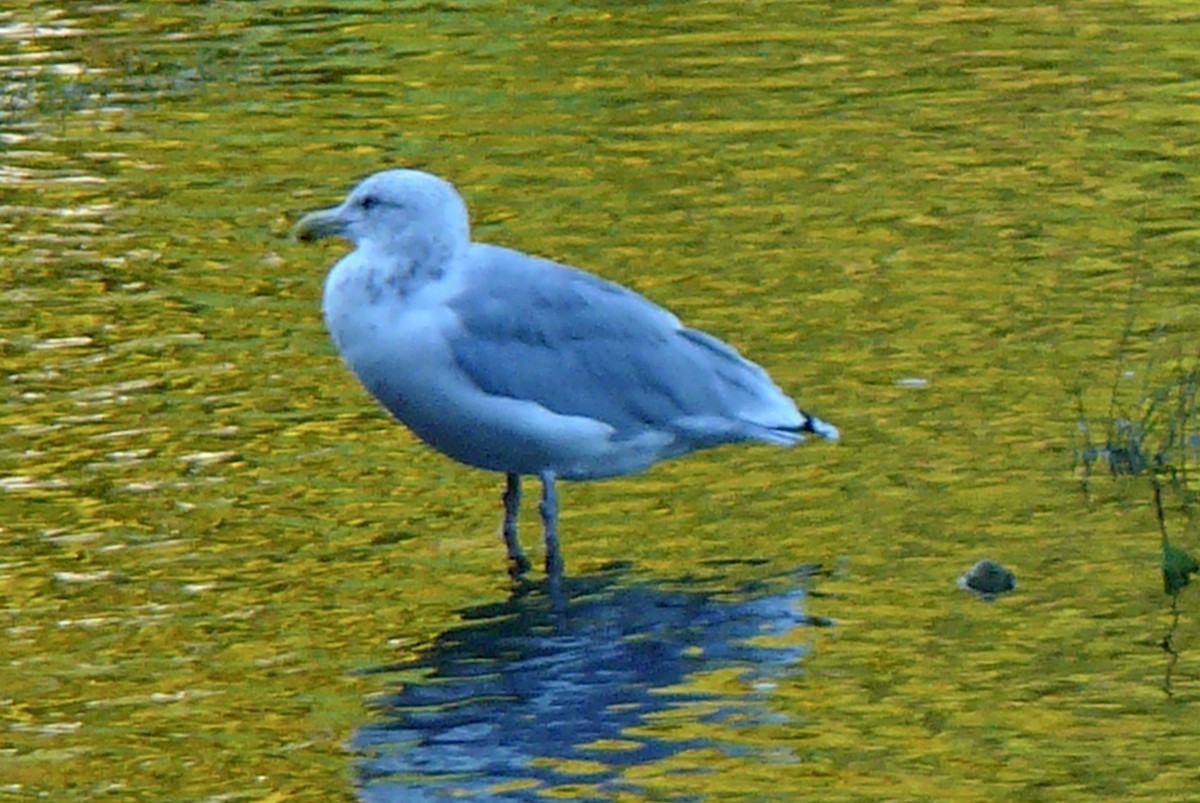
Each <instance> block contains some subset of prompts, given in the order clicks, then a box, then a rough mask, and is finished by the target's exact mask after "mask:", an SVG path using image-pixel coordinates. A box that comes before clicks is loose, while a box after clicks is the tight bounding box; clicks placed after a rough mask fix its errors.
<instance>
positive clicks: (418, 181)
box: [293, 170, 470, 266]
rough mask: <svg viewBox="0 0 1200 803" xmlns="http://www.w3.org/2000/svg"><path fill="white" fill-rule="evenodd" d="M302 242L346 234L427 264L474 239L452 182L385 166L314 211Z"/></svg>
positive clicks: (302, 228)
mask: <svg viewBox="0 0 1200 803" xmlns="http://www.w3.org/2000/svg"><path fill="white" fill-rule="evenodd" d="M293 234H294V236H295V237H296V239H299V240H319V239H321V238H323V237H335V236H336V237H343V238H345V239H347V240H349V241H350V242H352V243H354V244H355V245H356V246H359V247H375V248H380V249H383V250H385V251H388V252H392V253H395V254H396V255H397V256H403V257H404V258H405V261H408V262H410V263H413V264H415V265H418V266H419V265H421V264H423V263H428V262H429V261H430V260H433V261H435V262H436V261H444V260H447V259H450V258H452V257H453V256H454V255H456V254H457V253H458V252H459V251H461V250H462V249H463V248H464V247H465V246H466V245H467V243H468V242H469V241H470V224H469V222H468V218H467V206H466V204H465V203H463V199H462V197H461V196H460V195H459V194H458V191H457V190H455V189H454V185H453V184H451V183H450V182H448V181H445V180H443V179H440V178H438V177H437V176H434V175H431V174H430V173H423V172H421V171H420V170H385V171H383V172H382V173H376V174H375V175H373V176H369V177H367V178H366V179H364V180H363V181H362V182H361V183H360V184H359V185H358V186H357V187H355V188H354V189H353V190H352V191H351V192H350V194H349V195H348V196H346V200H344V201H342V202H341V203H340V204H338V205H337V206H334V207H331V208H329V209H319V210H317V211H316V212H310V213H309V214H307V215H305V216H304V217H303V218H301V219H300V222H299V223H297V224H296V228H295V230H294V232H293Z"/></svg>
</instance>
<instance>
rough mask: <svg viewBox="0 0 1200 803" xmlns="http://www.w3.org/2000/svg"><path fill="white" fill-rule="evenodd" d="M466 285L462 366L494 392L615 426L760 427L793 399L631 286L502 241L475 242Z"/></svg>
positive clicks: (456, 306) (460, 311)
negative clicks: (763, 415)
mask: <svg viewBox="0 0 1200 803" xmlns="http://www.w3.org/2000/svg"><path fill="white" fill-rule="evenodd" d="M474 249H475V252H474V254H473V258H472V262H471V268H470V274H469V277H468V283H467V287H466V289H465V290H464V291H463V292H462V293H460V294H459V295H458V296H456V297H455V298H453V299H451V301H450V302H449V305H450V307H451V309H452V310H453V311H454V312H455V313H456V315H457V316H458V318H459V319H460V321H461V322H462V331H461V334H460V336H457V337H454V338H452V339H451V348H452V350H453V354H454V358H455V360H456V361H457V363H458V365H459V367H460V368H461V369H462V371H463V372H464V373H465V374H466V375H467V376H468V377H469V378H470V379H471V380H472V381H473V382H475V383H476V384H477V385H478V386H479V387H480V388H481V389H483V390H484V391H485V392H487V393H490V394H493V395H499V396H507V397H511V398H517V399H527V400H531V401H535V402H537V403H539V404H541V405H543V406H544V407H546V408H548V409H550V410H552V411H554V412H556V413H559V414H563V415H578V416H586V417H589V418H593V419H597V420H600V421H604V422H605V423H607V424H609V425H610V426H612V427H613V428H615V429H616V430H618V432H634V431H641V430H644V429H646V428H671V427H672V426H673V425H674V424H676V423H677V422H681V421H683V420H685V419H699V418H703V419H713V420H715V419H728V420H729V421H730V422H734V421H745V422H746V423H748V424H752V425H755V426H765V427H772V426H784V427H786V426H792V425H794V424H795V423H796V422H795V421H756V420H755V415H754V413H755V412H757V411H761V410H762V409H764V408H775V409H778V406H779V405H780V403H781V402H783V403H784V404H785V405H789V404H790V401H789V400H787V399H786V398H785V397H783V395H782V393H781V392H780V391H779V390H778V388H776V387H775V385H774V383H772V382H771V380H770V379H769V378H768V377H767V374H766V372H764V371H763V370H762V369H761V368H759V367H758V366H757V365H755V364H753V363H751V362H749V361H747V360H745V359H743V358H742V357H741V356H740V355H739V354H738V353H737V352H736V351H735V350H734V349H733V348H732V347H730V346H728V345H727V344H725V343H723V342H722V341H720V340H718V339H717V338H715V337H712V336H711V335H708V334H705V333H704V332H700V331H697V330H694V329H685V328H682V327H681V326H680V324H679V321H678V319H677V318H675V316H674V315H672V314H671V313H669V312H667V311H666V310H664V309H662V308H661V307H659V306H657V305H656V304H654V303H652V302H650V301H649V300H647V299H645V298H643V297H642V296H640V295H638V294H637V293H635V292H633V291H632V290H628V289H626V288H624V287H621V286H619V285H616V284H613V283H611V282H608V281H605V280H604V279H601V278H599V277H597V276H593V275H592V274H589V273H585V272H583V271H579V270H576V269H574V268H568V267H565V266H562V265H558V264H557V263H554V262H550V261H548V260H542V259H537V258H535V257H530V256H527V255H525V254H521V253H519V252H516V251H511V250H509V249H505V248H500V247H497V246H485V245H476V246H474Z"/></svg>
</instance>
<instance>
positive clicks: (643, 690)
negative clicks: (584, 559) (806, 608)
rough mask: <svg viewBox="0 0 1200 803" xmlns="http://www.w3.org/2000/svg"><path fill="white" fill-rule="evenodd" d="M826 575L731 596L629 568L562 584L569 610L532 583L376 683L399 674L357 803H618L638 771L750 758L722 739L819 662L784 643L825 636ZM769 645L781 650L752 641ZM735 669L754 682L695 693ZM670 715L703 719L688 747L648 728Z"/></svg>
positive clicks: (694, 725)
mask: <svg viewBox="0 0 1200 803" xmlns="http://www.w3.org/2000/svg"><path fill="white" fill-rule="evenodd" d="M814 570H815V567H803V568H801V569H798V570H796V571H794V572H789V573H787V574H786V575H784V576H776V577H773V578H771V579H770V580H768V581H761V580H760V581H756V582H755V583H754V584H753V585H749V586H748V585H742V586H740V587H739V586H735V587H734V588H733V590H732V591H731V590H730V583H729V581H725V582H724V583H723V584H720V583H718V582H714V581H713V580H712V579H711V578H709V579H706V580H704V581H697V580H690V579H683V580H678V581H674V582H671V583H662V582H659V583H649V582H644V581H642V582H636V581H632V580H631V579H629V578H627V577H626V574H627V572H626V567H624V566H620V565H618V566H614V567H611V568H609V569H608V570H605V571H602V572H599V573H596V574H591V575H586V576H583V577H578V578H568V579H566V580H564V581H563V582H564V584H565V586H566V587H565V588H563V589H562V591H563V592H565V593H563V594H562V595H561V597H560V595H559V594H558V593H557V591H556V590H554V589H550V588H547V587H546V586H545V582H543V583H541V584H536V583H532V582H530V583H526V584H523V585H522V586H520V587H519V588H518V589H517V590H516V591H515V592H514V594H513V595H512V596H511V597H510V598H509V599H508V600H507V601H505V602H502V603H496V604H491V605H480V606H477V607H472V608H469V609H466V610H464V611H462V612H461V613H462V617H463V619H464V623H463V624H462V625H461V626H458V627H455V628H454V629H452V630H448V631H446V632H445V633H443V634H442V635H440V636H439V637H438V638H437V639H435V640H434V642H433V643H432V644H430V645H429V647H428V648H427V650H425V652H424V655H423V656H422V657H421V658H420V659H418V660H416V661H413V662H411V663H406V664H401V665H392V666H387V667H380V668H378V669H375V670H372V671H373V672H381V673H395V674H397V675H401V676H402V677H399V678H397V682H398V686H399V691H397V692H396V693H395V694H394V695H391V696H390V697H389V698H387V699H385V700H384V701H383V702H381V703H380V704H379V712H378V713H379V717H380V721H379V722H377V723H375V724H371V725H367V726H364V727H363V728H361V729H360V730H359V731H358V733H357V734H356V735H355V737H354V739H353V741H352V747H353V749H354V750H355V751H356V752H358V753H360V754H361V755H362V756H363V757H362V759H361V760H360V763H359V766H358V781H359V794H360V797H361V798H362V799H363V800H365V801H370V802H371V803H383V802H385V801H386V802H387V803H394V802H395V801H421V800H433V799H439V800H440V799H444V798H447V797H454V798H458V799H468V800H478V801H534V800H538V801H541V800H545V799H546V798H545V797H544V795H545V794H546V793H547V792H549V791H550V790H552V789H553V788H554V787H563V786H566V785H570V787H571V790H572V793H571V795H570V798H571V799H572V800H610V799H612V795H614V794H617V793H621V792H624V793H636V792H637V786H636V784H633V783H631V782H629V781H627V780H626V779H625V777H624V775H625V771H626V770H628V769H630V768H635V767H640V768H641V769H640V772H641V774H643V775H644V774H645V769H646V768H645V766H644V765H647V764H651V763H653V762H656V761H659V760H661V759H665V758H669V757H671V756H674V755H676V754H678V753H681V752H683V751H685V750H690V749H693V748H696V747H704V748H709V749H712V748H716V749H719V750H725V751H726V752H729V753H738V754H744V753H745V752H746V751H747V750H748V749H749V748H747V747H746V746H742V745H734V744H729V743H722V739H725V740H726V742H728V734H729V728H730V727H752V726H753V724H754V723H755V722H762V721H767V720H778V719H779V718H780V714H779V713H778V712H776V711H772V710H771V708H770V706H769V704H768V701H767V699H766V691H767V690H769V688H771V686H772V678H776V677H780V676H784V675H787V674H788V673H789V672H791V671H794V669H792V667H793V666H794V664H795V663H796V662H797V661H799V660H800V659H801V658H802V656H803V655H804V653H805V652H806V649H807V648H806V647H805V646H801V645H798V644H797V643H796V642H797V641H798V640H797V639H795V638H791V639H781V638H778V637H782V636H785V635H786V634H788V633H789V632H791V631H793V630H795V629H796V628H800V627H804V626H815V625H824V624H827V622H825V621H823V620H820V619H815V618H813V617H808V616H805V615H803V614H802V613H801V612H800V611H799V605H800V602H801V600H802V598H803V596H804V591H803V587H804V585H805V578H807V577H808V576H809V575H811V574H812V573H813V571H814ZM718 585H723V587H722V588H721V589H720V590H718V589H717V586H718ZM563 600H566V602H563ZM762 636H774V637H777V638H776V639H767V641H768V642H776V643H770V644H766V645H764V644H762V643H755V642H753V641H752V640H754V639H756V637H762ZM778 642H785V643H782V644H781V643H778ZM730 668H732V669H734V670H735V672H736V671H737V670H741V671H740V672H738V673H737V674H738V677H739V679H740V681H741V683H742V687H743V691H742V692H741V693H736V694H720V695H716V694H713V693H711V692H704V691H702V690H700V689H698V688H695V684H692V686H693V688H695V690H690V689H689V679H690V678H695V677H697V676H700V675H702V674H703V673H707V672H712V671H714V670H727V669H730ZM690 703H703V705H700V706H695V707H694V708H693V709H691V710H689V708H688V706H689V704H690ZM701 710H702V711H703V714H700V713H695V712H696V711H701ZM667 711H671V712H673V713H674V714H675V715H677V716H681V717H684V718H687V717H691V720H692V721H691V722H689V723H688V724H687V726H686V727H684V728H680V729H679V730H681V731H684V732H686V733H687V734H688V736H687V737H683V736H678V737H677V736H667V735H663V736H659V735H649V734H650V733H651V730H652V729H651V728H648V727H646V726H647V725H650V724H652V720H651V719H649V718H650V717H651V715H653V714H655V713H656V712H667ZM718 723H719V724H718ZM731 723H733V724H732V725H731ZM718 728H719V729H720V732H721V734H722V736H720V737H716V736H706V735H705V734H706V732H707V731H710V730H712V731H716V730H717V729H718ZM614 745H618V746H619V749H614ZM589 795H591V796H589ZM678 799H682V800H686V799H690V798H678Z"/></svg>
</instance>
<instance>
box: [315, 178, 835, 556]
mask: <svg viewBox="0 0 1200 803" xmlns="http://www.w3.org/2000/svg"><path fill="white" fill-rule="evenodd" d="M333 235H337V236H341V237H344V238H346V239H347V240H349V241H350V242H351V243H353V244H354V246H355V250H354V251H352V252H350V253H349V254H347V255H346V256H345V257H343V258H342V259H341V260H339V261H338V263H337V264H336V265H334V266H333V269H332V270H331V271H330V273H329V276H328V278H327V279H326V281H325V293H324V313H325V322H326V325H327V326H328V328H329V331H330V334H331V335H332V336H333V341H334V343H335V344H336V346H337V349H338V352H339V353H340V354H341V355H342V358H343V359H344V360H345V362H346V364H347V365H348V366H349V367H350V369H351V370H352V371H353V372H354V374H355V376H357V377H358V379H359V381H360V382H362V384H363V385H364V386H365V387H366V388H367V390H369V391H370V392H371V394H372V395H373V396H374V397H375V398H376V399H377V400H378V401H379V402H380V404H382V405H383V406H384V407H385V408H387V409H388V410H389V411H390V412H391V413H392V415H394V416H395V417H396V418H397V419H398V420H399V421H401V422H402V423H404V424H405V425H406V426H407V427H408V428H409V429H411V430H412V431H413V432H414V433H415V434H416V435H417V436H418V437H419V438H420V439H421V440H423V441H425V443H427V444H429V445H430V446H432V447H433V448H435V449H437V450H438V451H440V452H442V453H443V454H446V455H448V456H450V457H452V458H454V459H455V460H458V461H460V462H462V463H466V464H467V465H471V466H475V467H477V468H482V469H488V470H491V471H499V472H503V473H504V474H506V475H507V489H506V491H505V494H504V502H505V516H504V526H503V534H504V538H505V543H506V544H507V547H508V556H509V563H510V569H511V570H512V571H513V572H514V573H517V572H522V571H525V570H526V569H527V568H528V567H529V562H528V560H527V559H526V557H525V555H524V553H523V552H522V550H521V547H520V544H519V543H518V541H517V534H516V519H517V508H518V507H519V504H520V476H521V475H537V476H538V477H539V478H540V479H541V481H542V486H543V496H542V503H541V506H540V509H541V513H542V521H543V525H544V535H545V542H546V566H547V572H548V573H550V574H551V575H552V576H558V575H559V574H561V569H562V562H561V557H560V553H559V550H558V542H557V527H556V525H557V494H556V492H555V487H554V480H555V478H556V477H561V478H563V479H570V480H588V479H598V478H602V477H612V476H616V475H621V474H629V473H633V472H636V471H641V470H642V469H645V468H647V467H649V466H651V465H653V464H654V463H656V462H658V461H660V460H664V459H666V458H670V457H676V456H678V455H682V454H686V453H688V452H692V451H695V450H697V449H704V448H707V447H710V446H717V445H720V444H725V443H735V442H740V441H754V440H757V441H765V442H768V443H776V444H782V445H790V444H793V443H796V442H798V441H800V440H803V437H804V435H803V433H805V432H812V433H815V434H817V435H820V436H822V437H825V438H829V439H836V438H837V437H838V432H837V429H836V428H834V427H833V426H832V425H830V424H828V423H826V422H824V421H822V420H820V419H819V418H816V417H814V416H811V415H809V414H807V413H804V412H801V411H800V410H798V409H797V408H796V405H795V404H794V403H793V402H792V400H791V399H790V398H788V397H787V396H786V395H784V393H783V392H782V391H781V390H780V389H779V388H778V387H776V385H775V383H773V382H772V381H771V379H770V377H768V376H767V374H766V372H765V371H763V369H762V368H760V367H759V366H757V365H755V364H754V363H752V362H750V361H748V360H746V359H744V358H742V357H741V356H740V355H739V354H738V353H737V352H736V351H735V350H734V349H733V348H732V347H730V346H728V345H727V344H725V343H723V342H721V341H720V340H718V339H716V338H715V337H712V336H711V335H708V334H705V333H704V332H700V331H698V330H695V329H688V328H686V327H685V326H683V325H682V324H681V323H680V322H679V320H678V319H677V318H676V317H675V316H674V315H672V314H671V313H670V312H668V311H666V310H665V309H663V308H662V307H659V306H658V305H656V304H654V303H652V302H650V301H648V300H647V299H645V298H644V297H642V296H640V295H638V294H637V293H635V292H633V291H632V290H629V289H627V288H624V287H621V286H620V285H617V284H613V283H612V282H608V281H605V280H604V279H601V278H599V277H597V276H594V275H592V274H590V273H585V272H584V271H580V270H576V269H575V268H570V267H566V266H564V265H559V264H557V263H554V262H551V261H549V260H545V259H539V258H537V257H533V256H529V255H527V254H523V253H520V252H518V251H513V250H511V249H507V248H502V247H499V246H495V245H488V244H486V243H476V242H472V241H471V239H470V234H469V222H468V216H467V208H466V205H465V204H464V203H463V200H462V198H461V197H460V196H459V194H458V192H457V191H456V190H455V189H454V187H453V186H452V185H451V184H450V183H448V182H446V181H444V180H442V179H440V178H438V177H436V176H433V175H430V174H428V173H423V172H420V171H416V170H388V171H385V172H382V173H377V174H375V175H373V176H371V177H369V178H367V179H366V180H364V181H363V182H362V183H361V184H359V185H358V186H357V187H356V188H355V189H354V190H353V191H352V192H351V193H350V195H349V196H348V197H347V198H346V200H345V201H343V202H342V203H341V204H340V205H338V206H336V207H333V208H331V209H326V210H321V211H317V212H313V213H311V214H309V215H307V216H305V217H304V218H303V219H302V220H301V221H300V222H299V223H298V224H297V226H296V236H297V237H299V238H300V239H317V238H320V237H327V236H333Z"/></svg>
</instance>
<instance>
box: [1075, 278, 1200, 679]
mask: <svg viewBox="0 0 1200 803" xmlns="http://www.w3.org/2000/svg"><path fill="white" fill-rule="evenodd" d="M1135 309H1136V300H1135V297H1134V294H1131V296H1130V303H1129V310H1130V311H1129V316H1128V318H1127V321H1126V325H1125V329H1124V332H1123V334H1122V338H1121V348H1120V353H1121V355H1122V357H1121V360H1120V362H1119V364H1118V367H1117V372H1116V376H1115V378H1114V380H1113V385H1112V390H1111V393H1110V395H1109V409H1108V414H1107V416H1106V418H1105V432H1104V436H1103V440H1102V441H1101V442H1097V441H1098V439H1097V438H1096V437H1094V436H1093V431H1092V427H1091V425H1090V423H1089V419H1088V415H1087V411H1086V409H1085V404H1084V399H1083V396H1084V394H1083V388H1082V387H1081V386H1078V385H1077V386H1076V388H1075V391H1074V393H1075V399H1076V404H1077V408H1078V415H1079V418H1078V430H1079V438H1080V444H1079V447H1078V448H1077V449H1076V453H1075V465H1076V469H1077V470H1079V471H1080V481H1081V484H1082V488H1083V491H1084V494H1085V496H1087V497H1088V499H1089V501H1090V500H1091V478H1092V473H1093V467H1094V466H1096V465H1097V464H1099V465H1102V466H1106V467H1107V469H1108V474H1109V475H1110V476H1111V477H1113V478H1114V480H1117V481H1118V483H1119V484H1120V487H1121V488H1123V489H1124V492H1125V493H1126V494H1127V495H1128V497H1129V498H1134V499H1136V498H1144V497H1143V494H1148V495H1149V496H1150V498H1151V499H1152V500H1153V504H1154V514H1155V519H1156V521H1157V523H1158V530H1159V536H1160V542H1161V562H1160V568H1161V571H1162V582H1163V591H1164V593H1166V594H1167V595H1168V596H1169V597H1170V599H1171V623H1170V626H1169V628H1168V631H1167V633H1166V634H1165V635H1164V636H1163V638H1162V640H1161V642H1160V646H1161V647H1162V649H1163V650H1164V651H1165V652H1166V653H1168V654H1169V655H1170V661H1169V663H1168V666H1167V672H1166V677H1165V679H1164V684H1163V686H1164V689H1165V690H1166V691H1167V693H1168V694H1170V693H1171V676H1172V672H1173V670H1174V667H1175V664H1176V662H1177V661H1178V659H1179V652H1178V651H1177V650H1176V649H1175V646H1174V642H1173V639H1174V635H1175V632H1176V630H1177V628H1178V625H1179V618H1180V613H1181V611H1180V607H1179V605H1180V594H1181V593H1182V592H1183V589H1184V588H1185V587H1187V586H1188V585H1189V583H1190V581H1191V576H1192V575H1193V574H1196V573H1197V572H1200V561H1198V560H1197V559H1196V558H1195V557H1194V556H1193V555H1192V553H1191V552H1189V551H1188V550H1187V549H1186V548H1184V547H1182V546H1179V545H1178V544H1175V543H1172V542H1171V538H1170V534H1169V527H1168V519H1171V520H1172V521H1177V520H1178V521H1182V530H1183V532H1184V533H1185V536H1186V537H1185V539H1184V540H1186V541H1188V542H1194V541H1195V533H1194V527H1193V522H1194V520H1195V510H1196V500H1197V494H1196V490H1195V489H1194V488H1193V487H1191V485H1192V484H1191V482H1190V481H1189V473H1190V471H1191V470H1192V464H1193V463H1194V462H1195V460H1196V458H1197V456H1198V455H1200V416H1198V410H1197V394H1198V392H1200V354H1195V355H1190V356H1189V355H1185V354H1183V353H1182V349H1181V348H1180V347H1172V345H1171V343H1170V341H1169V339H1168V338H1167V337H1166V336H1165V334H1164V329H1163V328H1162V327H1159V328H1157V329H1156V330H1155V332H1154V333H1153V334H1152V335H1151V343H1150V348H1149V349H1148V350H1147V356H1146V358H1145V360H1144V363H1143V365H1142V367H1141V369H1140V370H1131V369H1129V368H1127V366H1126V357H1125V355H1126V354H1128V353H1129V346H1130V341H1131V339H1132V333H1133V331H1134V327H1133V321H1134V311H1135ZM1172 348H1174V352H1175V353H1174V354H1173V355H1171V356H1170V358H1169V359H1167V360H1164V361H1162V362H1157V361H1156V359H1155V357H1156V356H1157V355H1158V354H1161V353H1163V352H1164V351H1169V350H1170V349H1172ZM1135 377H1140V380H1141V381H1140V387H1139V388H1138V389H1137V391H1136V392H1135V393H1134V394H1132V397H1131V398H1126V396H1127V395H1130V394H1126V393H1124V392H1123V391H1124V388H1125V387H1126V385H1127V384H1128V382H1127V380H1130V379H1133V378H1135ZM1164 491H1166V492H1168V495H1167V498H1166V501H1164Z"/></svg>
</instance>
